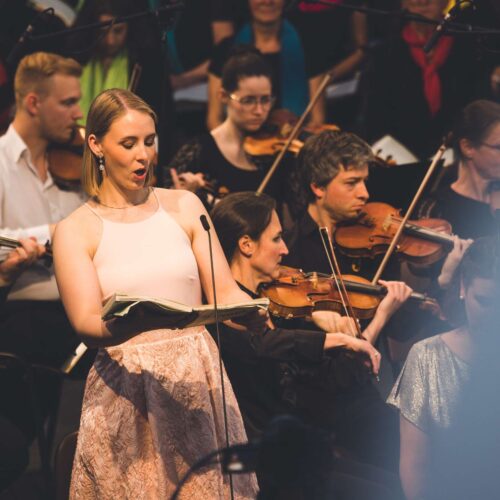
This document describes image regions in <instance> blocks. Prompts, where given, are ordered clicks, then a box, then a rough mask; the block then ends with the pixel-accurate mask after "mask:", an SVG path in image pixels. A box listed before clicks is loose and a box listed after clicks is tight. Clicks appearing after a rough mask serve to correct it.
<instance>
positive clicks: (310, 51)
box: [287, 0, 361, 69]
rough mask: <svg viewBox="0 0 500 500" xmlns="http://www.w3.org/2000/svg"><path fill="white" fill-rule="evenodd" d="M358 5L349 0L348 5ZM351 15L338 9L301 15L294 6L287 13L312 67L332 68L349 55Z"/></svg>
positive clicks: (344, 10)
mask: <svg viewBox="0 0 500 500" xmlns="http://www.w3.org/2000/svg"><path fill="white" fill-rule="evenodd" d="M360 3H361V2H360V1H359V0H354V1H349V5H357V4H358V5H359V4H360ZM352 15H353V11H352V10H349V9H342V8H338V7H326V8H325V9H324V10H321V11H319V12H303V11H302V10H301V9H300V8H299V6H297V5H296V7H295V8H294V9H292V11H291V12H289V13H288V14H287V18H288V19H289V20H290V22H291V23H292V24H293V25H294V27H295V28H296V30H297V32H298V33H299V35H300V38H301V40H302V42H303V45H304V52H305V53H306V54H307V57H308V63H309V64H310V66H311V67H316V68H328V69H331V68H332V67H333V66H334V65H335V64H337V63H339V62H340V61H341V60H342V59H344V58H345V57H347V56H348V55H349V54H350V53H351V52H352V50H353V47H352V20H351V18H352Z"/></svg>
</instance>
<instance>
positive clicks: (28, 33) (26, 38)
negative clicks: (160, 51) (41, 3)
mask: <svg viewBox="0 0 500 500" xmlns="http://www.w3.org/2000/svg"><path fill="white" fill-rule="evenodd" d="M183 8H184V3H183V1H182V0H176V1H174V2H172V3H171V4H170V5H164V6H163V7H158V8H157V9H156V10H147V11H142V12H136V13H134V14H129V15H127V16H121V17H120V16H119V17H116V18H114V19H112V20H110V21H102V22H96V23H90V24H86V25H84V26H77V27H75V28H67V29H63V30H59V31H56V32H54V33H46V34H44V35H36V36H35V35H33V31H34V28H35V25H36V23H37V22H38V21H39V20H40V19H41V18H42V17H43V16H44V15H54V9H52V8H49V9H45V10H44V11H43V12H42V13H40V14H39V15H38V16H37V17H36V18H35V19H34V20H33V21H32V22H31V23H30V24H29V25H28V27H27V28H26V30H25V31H24V33H23V34H22V35H21V37H20V38H19V40H18V42H17V43H16V45H14V47H13V49H12V50H11V51H10V53H9V55H8V56H7V59H6V60H7V61H9V64H13V63H14V62H15V60H16V59H17V58H18V57H19V56H20V55H21V54H22V49H23V48H24V47H25V46H26V44H27V43H28V42H31V43H33V42H39V41H45V40H53V39H58V38H66V37H67V36H69V35H73V34H75V33H80V32H82V31H88V30H93V29H97V28H109V27H111V26H112V25H115V24H120V23H125V22H128V21H132V20H134V19H140V18H143V17H147V16H155V17H156V18H157V19H158V22H159V23H160V24H166V25H168V24H170V19H169V17H168V16H167V14H168V13H169V12H170V11H174V12H175V11H177V10H179V9H183ZM165 18H167V19H165Z"/></svg>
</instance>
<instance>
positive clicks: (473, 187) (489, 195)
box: [419, 100, 500, 238]
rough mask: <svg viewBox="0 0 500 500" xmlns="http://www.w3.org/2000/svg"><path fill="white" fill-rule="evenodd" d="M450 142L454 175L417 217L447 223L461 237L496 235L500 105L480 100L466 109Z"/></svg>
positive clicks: (499, 172) (499, 166)
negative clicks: (455, 173) (494, 214)
mask: <svg viewBox="0 0 500 500" xmlns="http://www.w3.org/2000/svg"><path fill="white" fill-rule="evenodd" d="M453 140H454V149H455V155H456V157H457V158H458V172H457V176H456V178H453V179H451V180H448V182H447V183H446V184H445V185H444V186H443V187H442V188H441V189H439V190H438V191H437V192H436V193H434V194H433V195H432V196H431V197H429V198H428V199H427V200H424V201H423V203H422V206H421V208H420V210H419V216H420V217H440V218H443V219H446V220H448V221H449V222H450V223H451V224H452V226H453V230H454V233H455V234H457V235H458V236H460V237H461V238H478V237H481V236H488V235H491V234H495V232H496V231H497V226H496V222H495V219H494V217H493V213H492V212H493V211H494V210H495V209H496V207H493V206H492V203H493V198H494V196H493V191H496V190H498V182H499V181H500V104H498V103H495V102H491V101H484V100H483V101H474V102H472V103H471V104H469V105H468V106H466V107H465V108H464V109H463V110H462V112H461V114H460V117H459V118H458V120H457V123H456V125H455V128H454V131H453Z"/></svg>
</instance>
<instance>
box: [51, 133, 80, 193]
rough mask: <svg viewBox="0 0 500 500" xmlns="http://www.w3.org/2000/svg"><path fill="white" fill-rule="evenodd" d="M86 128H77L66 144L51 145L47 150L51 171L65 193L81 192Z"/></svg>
mask: <svg viewBox="0 0 500 500" xmlns="http://www.w3.org/2000/svg"><path fill="white" fill-rule="evenodd" d="M84 144H85V127H82V126H80V125H79V126H77V127H75V129H74V130H73V134H72V136H71V139H70V140H69V141H68V142H67V143H65V144H51V145H50V146H49V148H48V149H47V155H48V163H49V171H50V174H51V175H52V178H53V179H54V182H55V183H56V185H57V186H58V187H59V188H60V189H62V190H63V191H79V190H80V183H81V177H82V160H83V146H84Z"/></svg>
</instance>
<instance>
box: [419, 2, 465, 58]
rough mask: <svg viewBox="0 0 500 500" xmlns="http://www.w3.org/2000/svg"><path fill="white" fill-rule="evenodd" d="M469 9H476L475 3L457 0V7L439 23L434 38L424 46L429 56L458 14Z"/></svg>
mask: <svg viewBox="0 0 500 500" xmlns="http://www.w3.org/2000/svg"><path fill="white" fill-rule="evenodd" d="M469 7H474V2H473V1H472V0H457V3H456V5H454V6H453V7H452V8H451V9H450V10H449V11H448V13H447V14H446V16H444V18H443V20H442V21H441V22H440V23H439V25H438V26H437V28H436V31H434V33H433V34H432V36H431V37H430V38H429V40H427V43H426V44H425V45H424V52H425V53H426V54H428V53H429V52H430V51H431V50H432V49H433V48H434V47H435V46H436V44H437V43H438V40H439V39H440V38H441V36H442V35H443V34H444V31H445V30H446V27H447V25H448V24H449V23H450V22H451V21H452V20H453V19H455V18H456V17H457V15H458V13H459V12H460V11H461V10H465V9H468V8H469Z"/></svg>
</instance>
